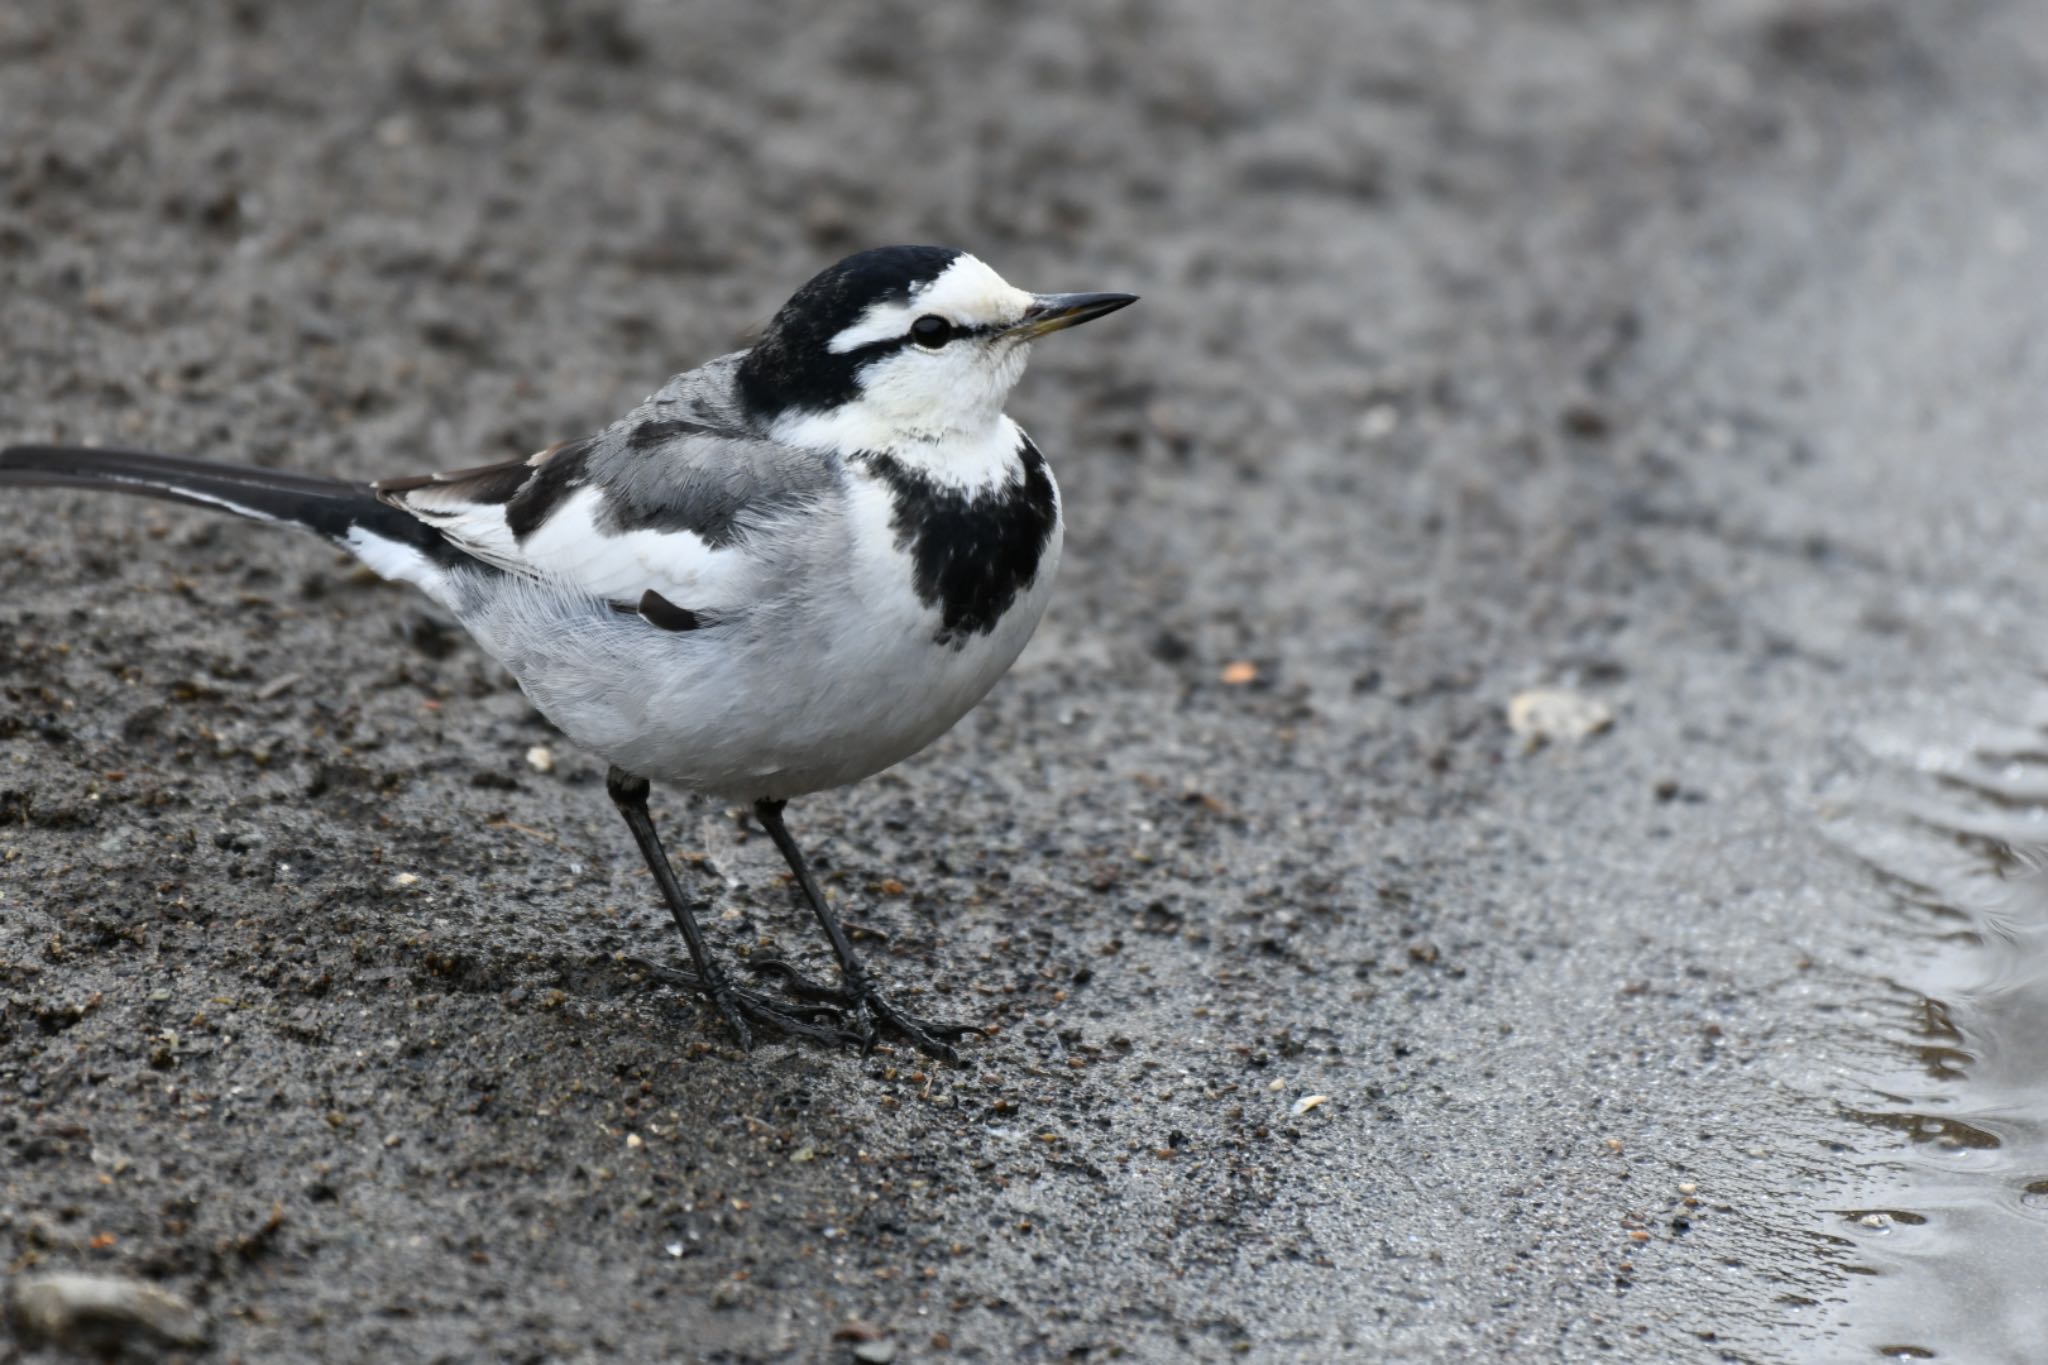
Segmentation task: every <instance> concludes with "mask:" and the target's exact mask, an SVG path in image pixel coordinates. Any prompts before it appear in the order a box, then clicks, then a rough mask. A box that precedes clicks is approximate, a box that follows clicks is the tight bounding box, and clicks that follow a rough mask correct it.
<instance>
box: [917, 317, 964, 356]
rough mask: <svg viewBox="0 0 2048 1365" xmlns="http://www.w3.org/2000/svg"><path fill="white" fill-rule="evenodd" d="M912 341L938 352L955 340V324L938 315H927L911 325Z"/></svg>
mask: <svg viewBox="0 0 2048 1365" xmlns="http://www.w3.org/2000/svg"><path fill="white" fill-rule="evenodd" d="M910 339H911V340H912V341H914V342H916V343H917V344H918V345H920V346H929V347H931V348H932V349H934V350H936V349H938V348H939V347H941V346H943V345H945V344H946V343H947V342H949V341H951V340H952V339H953V324H952V323H950V322H948V321H946V320H945V319H944V318H942V317H940V316H939V315H938V314H937V313H926V314H925V315H924V316H923V317H921V318H919V319H918V320H917V321H916V322H913V323H911V324H910Z"/></svg>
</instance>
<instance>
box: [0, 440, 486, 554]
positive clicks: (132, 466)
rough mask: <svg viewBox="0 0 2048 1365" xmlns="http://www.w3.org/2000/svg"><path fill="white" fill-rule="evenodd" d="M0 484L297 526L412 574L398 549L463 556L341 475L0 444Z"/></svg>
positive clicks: (139, 453)
mask: <svg viewBox="0 0 2048 1365" xmlns="http://www.w3.org/2000/svg"><path fill="white" fill-rule="evenodd" d="M8 486H15V487H20V486H29V487H36V486H40V487H52V488H101V489H108V490H111V491H114V492H121V493H137V494H140V495H142V496H143V497H149V498H163V499H166V500H168V501H170V502H182V503H189V504H191V505H192V506H194V507H210V508H213V509H214V510H216V511H222V512H233V513H234V514H236V515H237V516H243V517H249V518H252V519H254V520H256V521H268V522H274V523H277V524H279V525H285V526H297V527H301V528H303V529H305V530H308V531H311V532H313V533H314V534H316V535H320V536H324V537H326V538H327V539H328V540H330V541H333V542H334V543H335V544H337V545H339V546H341V547H342V548H343V549H346V550H351V551H353V552H354V553H356V554H358V555H361V556H363V558H364V559H365V561H366V562H368V563H369V564H370V566H371V567H372V568H374V569H376V570H377V571H378V572H379V573H382V574H384V575H385V576H386V577H391V578H408V579H411V578H413V577H414V575H412V574H410V573H405V572H394V571H393V568H395V567H397V566H398V563H402V562H403V560H404V559H405V558H408V556H406V555H405V554H404V552H405V551H412V552H416V553H417V554H418V555H419V556H421V557H423V558H424V560H425V561H426V562H425V564H422V565H421V568H423V569H424V568H427V567H429V566H436V567H440V568H447V567H452V566H454V565H456V564H458V563H463V562H468V556H466V555H464V554H463V553H462V552H461V551H460V550H458V549H456V548H455V547H454V546H452V545H450V544H448V542H447V541H445V540H443V539H442V538H441V534H440V532H438V531H436V530H434V529H433V528H432V527H431V526H428V525H426V524H425V523H424V522H421V521H419V520H418V519H416V518H415V517H413V516H412V515H411V514H410V513H408V512H406V511H403V510H402V509H400V508H396V507H392V506H390V505H388V504H386V503H383V502H380V501H378V499H377V494H376V492H375V491H374V490H373V489H372V488H371V487H370V485H368V484H366V483H356V482H353V481H351V480H348V479H332V478H323V477H321V476H319V475H317V474H293V473H288V472H285V471H283V470H276V469H257V468H254V467H252V466H248V465H231V464H214V463H212V462H211V461H207V460H189V459H186V458H184V457H183V456H179V455H155V454H150V453H147V452H144V451H139V450H96V449H89V448H86V447H82V446H10V447H8V448H7V449H5V450H0V487H8ZM394 555H395V556H396V557H397V561H396V562H394V563H393V565H392V567H386V564H385V563H380V562H379V560H385V561H393V560H394Z"/></svg>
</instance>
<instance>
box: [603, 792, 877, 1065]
mask: <svg viewBox="0 0 2048 1365" xmlns="http://www.w3.org/2000/svg"><path fill="white" fill-rule="evenodd" d="M604 785H605V790H606V791H608V792H610V793H611V798H612V802H613V804H615V805H616V806H618V808H619V814H621V815H623V816H625V817H626V827H627V828H628V829H630V830H632V831H633V842H634V843H636V844H638V845H639V846H640V856H641V857H642V858H645V859H646V860H647V867H648V870H649V871H651V872H652V873H654V880H655V881H656V882H657V883H658V884H659V885H660V887H661V896H662V899H663V900H665V901H667V902H668V912H669V914H670V915H671V916H673V917H674V919H675V922H676V928H678V929H680V930H682V932H683V942H684V943H686V944H688V945H689V949H690V961H691V962H692V963H694V964H696V968H697V970H696V973H695V975H694V976H686V975H685V974H684V973H681V972H675V973H663V975H664V976H665V978H666V979H668V980H671V981H675V982H678V983H679V984H685V985H688V986H689V987H691V988H692V989H694V990H696V991H698V992H700V993H701V994H703V995H706V996H709V997H710V999H711V1003H712V1004H714V1005H716V1006H717V1007H718V1013H719V1015H720V1016H721V1017H722V1018H723V1019H724V1020H725V1023H726V1027H728V1028H730V1029H731V1030H732V1031H733V1036H734V1037H736V1038H738V1039H739V1044H740V1046H741V1047H742V1048H750V1047H752V1046H753V1045H754V1036H753V1034H752V1032H751V1031H749V1030H748V1028H747V1022H748V1021H749V1020H751V1021H753V1022H754V1023H756V1024H760V1025H763V1026H765V1027H767V1028H772V1029H775V1030H777V1031H779V1032H782V1033H787V1034H790V1035H793V1036H795V1037H798V1038H815V1039H817V1040H818V1041H819V1042H824V1043H832V1044H835V1045H837V1044H840V1043H847V1042H863V1043H864V1042H865V1041H866V1039H867V1030H866V1029H865V1028H863V1030H862V1032H861V1033H860V1034H859V1035H854V1034H849V1033H847V1032H846V1031H845V1030H844V1029H837V1028H831V1027H828V1026H825V1025H820V1024H817V1023H815V1022H812V1020H814V1019H815V1018H817V1017H818V1016H819V1015H821V1014H834V1015H836V1013H837V1011H836V1010H829V1009H826V1008H824V1007H822V1006H819V1005H806V1006H800V1007H798V1008H796V1009H794V1010H791V1009H786V1008H784V1007H782V1006H781V1004H780V1002H776V1001H771V1000H769V999H768V998H767V997H766V996H763V995H759V994H756V993H755V992H753V991H746V990H741V989H739V988H738V987H736V986H734V985H733V984H732V982H731V980H730V979H729V978H728V977H727V976H726V974H725V971H724V969H723V968H721V967H720V966H719V965H718V963H717V962H716V961H714V960H713V959H712V956H711V950H710V948H709V947H708V946H707V945H706V944H705V942H704V935H703V933H702V932H701V931H700V930H699V929H698V928H697V920H696V917H695V916H694V915H693V914H692V913H691V908H690V903H689V902H688V901H687V900H686V899H685V898H684V896H683V888H682V887H681V886H679V885H677V883H676V874H675V869H674V868H672V867H670V866H669V861H668V854H666V853H664V852H663V851H662V847H661V838H660V836H659V835H657V834H656V833H655V832H654V817H653V816H651V815H650V814H648V811H647V779H646V778H644V777H635V776H633V775H632V774H631V773H629V772H627V771H626V770H625V769H623V768H618V767H614V768H613V769H612V770H611V771H610V772H608V773H606V774H605V779H604Z"/></svg>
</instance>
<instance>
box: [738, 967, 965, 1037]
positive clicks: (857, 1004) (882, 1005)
mask: <svg viewBox="0 0 2048 1365" xmlns="http://www.w3.org/2000/svg"><path fill="white" fill-rule="evenodd" d="M746 965H747V970H748V971H750V972H755V973H758V974H761V975H764V976H779V977H781V978H782V988H783V989H784V990H785V991H787V992H788V993H789V994H791V995H793V996H795V997H797V999H799V1000H803V1001H807V1002H814V1003H828V1004H829V1005H831V1006H832V1007H833V1009H834V1011H835V1013H836V1012H838V1011H841V1010H844V1011H846V1012H847V1013H850V1014H851V1015H852V1016H853V1022H852V1029H853V1032H854V1035H855V1036H856V1037H857V1038H858V1039H859V1040H860V1045H861V1051H862V1052H869V1051H872V1050H873V1049H874V1046H875V1043H876V1042H877V1041H879V1033H878V1032H877V1030H876V1028H875V1021H880V1023H881V1024H882V1025H883V1026H884V1027H886V1028H888V1029H889V1030H890V1031H892V1032H894V1033H896V1034H897V1035H899V1036H900V1037H902V1039H903V1040H904V1041H905V1042H907V1043H909V1044H910V1045H911V1046H912V1047H914V1048H916V1049H917V1050H918V1051H919V1052H922V1053H924V1054H925V1055H926V1056H928V1057H937V1058H939V1059H940V1060H942V1061H948V1062H957V1061H959V1060H960V1054H959V1053H958V1052H955V1051H954V1050H953V1048H952V1047H951V1046H949V1045H948V1043H947V1041H946V1040H948V1039H953V1038H965V1037H968V1036H969V1035H970V1034H975V1033H979V1032H981V1030H980V1029H978V1028H976V1027H974V1025H972V1024H954V1023H947V1022H945V1021H943V1020H938V1019H925V1018H921V1017H920V1016H918V1015H915V1014H907V1013H905V1012H904V1011H902V1010H900V1009H898V1008H896V1006H895V1005H894V1004H893V1003H892V1002H891V1001H890V999H889V997H887V996H886V995H883V994H882V993H881V992H880V991H879V990H877V989H875V985H874V983H873V982H871V981H863V982H861V984H860V987H859V989H857V990H847V989H846V988H845V987H843V986H827V985H825V984H824V983H822V982H820V981H818V980H816V979H814V978H812V977H808V976H805V975H804V974H803V973H802V972H800V971H798V970H797V969H796V968H795V967H792V966H791V965H790V964H789V963H787V962H784V961H782V959H780V958H773V957H770V958H761V959H758V960H754V961H750V962H748V963H747V964H746Z"/></svg>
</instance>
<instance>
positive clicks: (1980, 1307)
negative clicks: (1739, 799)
mask: <svg viewBox="0 0 2048 1365" xmlns="http://www.w3.org/2000/svg"><path fill="white" fill-rule="evenodd" d="M1882 747H1884V746H1882V745H1880V748H1882ZM1883 756H1884V757H1886V758H1887V759H1889V760H1892V761H1893V762H1894V764H1895V773H1896V790H1895V792H1894V793H1893V796H1892V799H1891V800H1890V801H1889V802H1888V804H1887V807H1886V808H1885V809H1883V810H1873V809H1871V808H1870V807H1869V806H1868V804H1863V805H1861V806H1859V808H1858V809H1856V810H1855V811H1854V812H1853V813H1848V814H1840V815H1838V817H1837V818H1836V819H1834V820H1833V821H1831V824H1830V834H1831V836H1832V837H1833V838H1835V840H1836V841H1837V842H1838V843H1839V844H1840V845H1841V846H1843V847H1844V848H1846V849H1848V850H1849V851H1851V852H1852V853H1853V854H1854V855H1855V856H1857V857H1858V858H1860V859H1861V860H1862V861H1863V862H1865V863H1866V864H1867V865H1869V866H1870V867H1871V868H1873V869H1875V870H1876V871H1877V872H1878V873H1879V875H1880V878H1881V879H1882V881H1883V883H1884V885H1885V886H1886V888H1887V890H1888V894H1889V897H1890V899H1891V900H1892V902H1893V904H1892V906H1891V907H1890V909H1891V911H1892V918H1891V923H1892V924H1893V925H1894V926H1895V927H1896V929H1897V930H1898V932H1897V934H1896V935H1895V936H1894V937H1895V940H1896V942H1895V944H1894V945H1888V946H1887V948H1886V949H1885V959H1886V960H1887V962H1888V963H1889V965H1890V970H1891V972H1892V975H1891V977H1890V978H1888V979H1884V980H1883V982H1882V986H1883V998H1882V999H1881V1000H1879V1001H1877V1002H1875V1003H1874V1004H1873V1005H1872V1006H1871V1008H1870V1010H1869V1017H1871V1018H1873V1019H1875V1020H1877V1021H1878V1031H1879V1032H1880V1033H1881V1034H1882V1036H1883V1039H1884V1042H1885V1044H1886V1046H1884V1047H1883V1048H1882V1049H1880V1050H1879V1051H1878V1052H1877V1053H1875V1054H1873V1056H1874V1057H1875V1058H1876V1059H1877V1060H1876V1063H1875V1065H1874V1066H1873V1067H1872V1069H1871V1070H1870V1071H1869V1072H1868V1073H1867V1074H1859V1075H1856V1076H1853V1077H1847V1078H1844V1082H1843V1085H1842V1088H1841V1090H1840V1092H1839V1096H1840V1101H1841V1104H1842V1109H1843V1113H1844V1116H1845V1117H1846V1118H1848V1119H1849V1120H1851V1121H1852V1122H1855V1123H1857V1124H1861V1125H1863V1126H1864V1127H1865V1129H1866V1140H1865V1141H1863V1142H1861V1143H1859V1144H1857V1146H1858V1148H1859V1152H1860V1156H1859V1158H1858V1159H1859V1160H1861V1161H1862V1162H1863V1163H1864V1165H1863V1167H1862V1168H1861V1170H1860V1171H1859V1173H1858V1176H1859V1178H1858V1179H1857V1180H1856V1181H1855V1182H1853V1188H1855V1189H1856V1191H1857V1193H1856V1195H1855V1196H1854V1197H1855V1202H1856V1207H1853V1208H1846V1207H1845V1208H1842V1209H1840V1210H1837V1211H1836V1212H1835V1213H1834V1214H1833V1215H1832V1224H1831V1226H1830V1228H1829V1229H1828V1230H1829V1231H1830V1232H1833V1233H1835V1234H1837V1235H1839V1236H1840V1237H1842V1238H1843V1239H1844V1240H1845V1241H1846V1242H1847V1243H1848V1246H1847V1248H1846V1251H1847V1255H1846V1257H1845V1261H1846V1263H1847V1265H1848V1266H1849V1268H1850V1269H1851V1270H1852V1271H1853V1272H1855V1273H1854V1274H1852V1276H1851V1277H1850V1281H1849V1287H1848V1289H1847V1290H1846V1291H1845V1294H1844V1297H1843V1300H1842V1301H1841V1302H1840V1303H1839V1304H1837V1305H1835V1309H1836V1311H1835V1312H1834V1313H1833V1314H1832V1317H1833V1321H1832V1323H1831V1324H1830V1327H1831V1331H1830V1332H1829V1334H1828V1335H1829V1337H1830V1338H1831V1339H1830V1340H1829V1341H1828V1342H1827V1345H1826V1350H1825V1351H1824V1352H1822V1353H1820V1354H1819V1355H1818V1356H1817V1358H1820V1359H1827V1360H1872V1359H1875V1360H1885V1359H1891V1360H1951V1361H1968V1362H1977V1361H2041V1360H2048V730H2041V729H2034V728H2024V729H2003V728H2001V729H1996V730H1993V729H1986V730H1985V731H1983V732H1981V733H1979V734H1977V735H1974V736H1971V737H1969V738H1968V739H1967V740H1965V741H1964V742H1961V743H1959V744H1956V745H1954V746H1951V747H1943V748H1930V749H1918V750H1912V751H1908V750H1905V749H1904V748H1898V749H1894V750H1893V751H1892V752H1890V753H1886V754H1884V755H1883ZM1894 947H1896V948H1897V949H1898V950H1899V951H1898V952H1897V953H1896V956H1895V957H1894V955H1893V948H1894Z"/></svg>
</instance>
